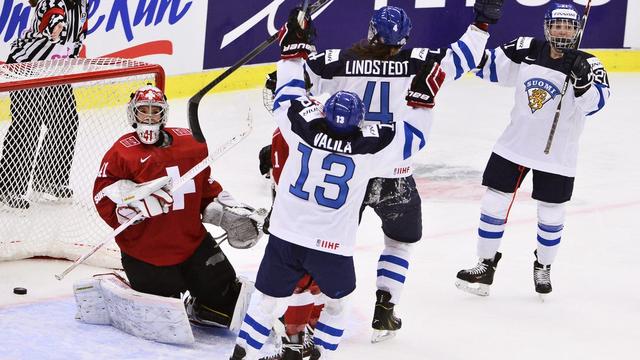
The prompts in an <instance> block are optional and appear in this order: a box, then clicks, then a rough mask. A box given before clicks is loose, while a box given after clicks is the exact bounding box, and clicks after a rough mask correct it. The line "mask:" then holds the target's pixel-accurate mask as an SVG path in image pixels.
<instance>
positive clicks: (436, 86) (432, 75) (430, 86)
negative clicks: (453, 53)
mask: <svg viewBox="0 0 640 360" xmlns="http://www.w3.org/2000/svg"><path fill="white" fill-rule="evenodd" d="M445 77H446V74H445V73H444V71H443V70H442V68H441V67H440V64H438V63H437V62H435V60H433V59H428V60H427V62H426V63H425V64H424V65H422V68H421V69H420V71H418V73H417V74H416V76H414V78H413V80H412V81H411V87H409V91H408V92H407V96H406V97H405V99H406V100H407V105H409V106H412V107H414V108H418V107H423V108H428V109H431V108H433V107H434V106H435V104H436V103H435V97H436V94H438V91H439V90H440V86H441V85H442V83H443V82H444V79H445Z"/></svg>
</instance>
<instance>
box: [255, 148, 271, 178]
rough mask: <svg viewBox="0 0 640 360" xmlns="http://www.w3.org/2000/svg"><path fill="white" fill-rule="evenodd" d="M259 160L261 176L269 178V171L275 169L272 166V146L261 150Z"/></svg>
mask: <svg viewBox="0 0 640 360" xmlns="http://www.w3.org/2000/svg"><path fill="white" fill-rule="evenodd" d="M258 159H259V160H260V174H262V175H266V176H267V177H268V174H269V170H271V168H272V167H273V165H272V164H271V145H267V146H265V147H263V148H262V149H260V153H259V154H258Z"/></svg>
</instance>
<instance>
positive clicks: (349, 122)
mask: <svg viewBox="0 0 640 360" xmlns="http://www.w3.org/2000/svg"><path fill="white" fill-rule="evenodd" d="M324 114H325V116H326V117H327V125H328V126H329V128H330V129H331V130H332V131H333V132H335V133H337V134H340V135H346V134H350V133H352V132H354V131H356V130H358V129H360V127H361V126H362V122H363V121H364V103H363V102H362V100H360V97H358V95H356V94H355V93H352V92H349V91H338V92H337V93H335V94H333V95H331V97H329V99H328V100H327V102H326V103H325V104H324Z"/></svg>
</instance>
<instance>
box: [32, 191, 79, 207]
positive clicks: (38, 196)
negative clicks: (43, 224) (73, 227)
mask: <svg viewBox="0 0 640 360" xmlns="http://www.w3.org/2000/svg"><path fill="white" fill-rule="evenodd" d="M32 198H33V199H32V200H33V201H34V202H42V203H52V204H62V205H66V204H72V203H73V198H70V197H68V198H62V197H57V196H54V195H51V194H49V193H46V192H39V191H34V192H33V195H32Z"/></svg>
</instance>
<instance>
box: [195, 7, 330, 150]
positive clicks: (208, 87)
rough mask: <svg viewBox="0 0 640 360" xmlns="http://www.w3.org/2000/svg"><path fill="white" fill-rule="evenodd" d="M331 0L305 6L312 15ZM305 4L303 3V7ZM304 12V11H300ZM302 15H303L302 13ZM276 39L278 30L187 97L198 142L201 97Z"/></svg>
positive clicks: (200, 134)
mask: <svg viewBox="0 0 640 360" xmlns="http://www.w3.org/2000/svg"><path fill="white" fill-rule="evenodd" d="M332 2H333V0H317V1H316V2H314V3H313V4H312V5H308V3H309V2H308V0H305V4H306V6H309V14H310V15H312V16H313V14H315V13H317V12H318V11H320V10H322V9H324V8H325V5H328V4H330V3H332ZM304 6H305V5H303V8H304ZM301 14H304V12H301ZM302 16H303V17H304V15H302ZM298 21H301V18H300V17H298ZM277 39H278V32H276V33H275V34H273V35H271V36H269V38H267V40H265V41H263V42H262V43H261V44H260V45H258V46H257V47H256V48H255V49H253V50H251V51H250V52H249V53H248V54H247V55H245V56H244V57H242V59H240V60H238V61H237V62H236V63H235V64H233V65H231V67H230V68H228V69H227V70H225V71H224V72H223V73H222V74H220V75H218V77H216V78H215V79H213V80H211V82H210V83H208V84H207V85H205V86H204V87H203V88H202V89H200V91H198V92H197V93H196V94H195V95H193V96H192V97H191V98H190V99H189V103H188V106H187V116H188V119H189V128H190V129H191V133H193V137H194V138H195V139H196V140H197V141H198V142H201V143H202V142H205V137H204V134H203V133H202V129H201V128H200V119H199V118H198V107H199V106H200V101H201V100H202V98H203V97H204V96H205V95H206V94H207V93H208V92H209V91H211V89H213V88H214V87H215V86H216V85H218V84H219V83H220V82H222V80H224V79H226V78H227V77H229V75H231V74H232V73H233V72H235V71H236V70H238V68H240V67H241V66H242V65H244V64H246V63H248V62H249V61H251V59H253V58H254V57H256V56H258V54H260V53H261V52H263V51H264V50H265V49H266V48H268V47H269V45H271V44H273V43H274V42H275V41H276V40H277Z"/></svg>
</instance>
